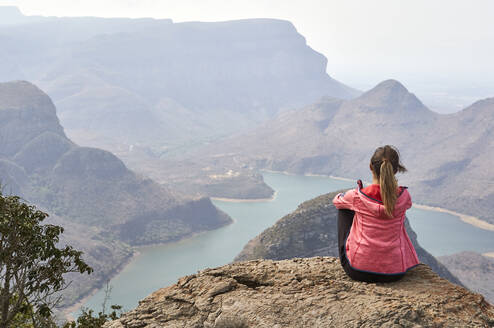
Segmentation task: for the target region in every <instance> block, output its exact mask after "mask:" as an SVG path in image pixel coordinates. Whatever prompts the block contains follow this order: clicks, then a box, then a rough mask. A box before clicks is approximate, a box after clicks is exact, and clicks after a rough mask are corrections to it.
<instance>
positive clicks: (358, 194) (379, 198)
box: [333, 145, 420, 282]
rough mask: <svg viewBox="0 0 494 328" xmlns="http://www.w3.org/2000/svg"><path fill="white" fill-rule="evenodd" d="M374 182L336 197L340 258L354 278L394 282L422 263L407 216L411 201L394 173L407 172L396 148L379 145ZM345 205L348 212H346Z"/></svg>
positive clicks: (374, 160) (372, 166)
mask: <svg viewBox="0 0 494 328" xmlns="http://www.w3.org/2000/svg"><path fill="white" fill-rule="evenodd" d="M369 168H370V170H371V172H372V181H373V184H372V185H370V186H368V187H366V188H363V185H362V182H361V181H360V180H359V181H358V187H357V188H356V189H354V190H349V191H347V192H346V193H342V194H339V195H337V196H336V197H335V198H334V199H333V203H334V205H335V206H336V207H337V208H338V209H340V210H342V211H339V215H338V246H339V253H340V260H341V264H342V266H343V268H344V269H345V271H346V272H347V274H348V275H349V276H350V277H352V278H353V279H356V280H364V281H369V282H373V281H382V282H385V281H395V280H397V279H400V278H401V277H402V276H403V275H404V274H405V272H406V271H407V270H409V269H410V268H412V267H414V266H416V265H417V264H419V263H420V262H419V260H418V257H417V254H416V252H415V249H414V247H413V245H412V242H411V241H410V238H409V237H408V235H407V233H406V230H405V226H404V221H405V213H406V210H407V209H409V208H410V207H411V206H412V200H411V197H410V194H409V193H408V190H407V189H406V187H398V184H397V180H396V178H395V174H396V173H397V172H405V171H406V169H405V167H404V166H403V165H402V164H401V163H400V159H399V154H398V151H397V150H396V149H395V148H394V147H392V146H389V145H386V146H384V147H379V148H377V149H376V151H375V152H374V155H373V156H372V158H371V160H370V164H369ZM343 210H347V211H343Z"/></svg>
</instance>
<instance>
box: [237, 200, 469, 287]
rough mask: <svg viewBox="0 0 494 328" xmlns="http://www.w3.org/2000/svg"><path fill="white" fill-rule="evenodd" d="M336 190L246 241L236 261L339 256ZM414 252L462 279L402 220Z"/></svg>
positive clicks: (436, 269) (453, 279)
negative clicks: (427, 247)
mask: <svg viewBox="0 0 494 328" xmlns="http://www.w3.org/2000/svg"><path fill="white" fill-rule="evenodd" d="M336 194H337V192H333V193H329V194H325V195H321V196H319V197H316V198H314V199H312V200H309V201H306V202H304V203H302V204H300V205H299V206H298V208H297V210H295V211H294V212H292V213H290V214H288V215H286V216H285V217H283V218H281V219H280V220H278V221H277V222H276V223H275V224H274V225H273V226H272V227H270V228H268V229H266V230H265V231H263V232H262V233H261V234H259V235H258V236H257V237H255V238H254V239H252V240H251V241H249V243H248V244H247V245H246V246H245V247H244V249H243V250H242V252H241V253H240V254H239V255H238V256H237V257H236V258H235V261H245V260H254V259H271V260H283V259H290V258H294V257H311V256H335V257H338V230H337V222H336V219H337V215H338V210H337V209H336V208H335V207H334V205H333V202H332V199H333V198H334V196H335V195H336ZM405 225H406V229H407V233H408V236H409V237H410V239H411V241H412V243H413V245H414V247H415V250H416V252H417V255H418V257H419V259H420V261H421V262H422V263H425V264H427V265H428V266H430V267H431V268H432V270H433V271H434V272H436V273H437V274H439V275H440V276H441V277H443V278H445V279H447V280H449V281H451V282H453V283H455V284H460V285H461V282H460V281H459V280H458V279H457V278H456V277H455V276H454V275H453V274H451V272H449V270H448V269H447V268H446V267H445V266H444V265H442V264H441V263H439V262H438V261H437V260H436V259H435V258H434V256H432V255H431V254H430V253H428V252H427V251H426V250H425V249H423V248H422V247H421V246H420V245H419V243H418V241H417V235H416V233H415V232H414V231H413V230H412V228H411V227H410V224H409V223H408V220H406V222H405Z"/></svg>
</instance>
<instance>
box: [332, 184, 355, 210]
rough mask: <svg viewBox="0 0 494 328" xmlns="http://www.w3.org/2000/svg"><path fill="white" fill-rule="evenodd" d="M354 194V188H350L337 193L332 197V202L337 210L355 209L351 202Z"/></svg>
mask: <svg viewBox="0 0 494 328" xmlns="http://www.w3.org/2000/svg"><path fill="white" fill-rule="evenodd" d="M356 195H357V190H356V189H352V190H348V191H347V192H343V193H339V194H338V195H336V196H335V198H334V199H333V204H334V206H336V208H337V209H339V210H340V209H347V210H352V211H355V208H354V206H353V202H354V199H355V197H356Z"/></svg>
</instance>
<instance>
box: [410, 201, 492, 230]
mask: <svg viewBox="0 0 494 328" xmlns="http://www.w3.org/2000/svg"><path fill="white" fill-rule="evenodd" d="M413 206H414V207H416V208H420V209H423V210H428V211H436V212H442V213H448V214H451V215H455V216H457V217H459V218H460V220H462V221H463V222H465V223H468V224H471V225H473V226H475V227H477V228H480V229H484V230H489V231H494V224H491V223H488V222H485V221H483V220H480V219H479V218H477V217H475V216H471V215H466V214H462V213H458V212H455V211H451V210H448V209H445V208H441V207H435V206H428V205H421V204H414V205H413Z"/></svg>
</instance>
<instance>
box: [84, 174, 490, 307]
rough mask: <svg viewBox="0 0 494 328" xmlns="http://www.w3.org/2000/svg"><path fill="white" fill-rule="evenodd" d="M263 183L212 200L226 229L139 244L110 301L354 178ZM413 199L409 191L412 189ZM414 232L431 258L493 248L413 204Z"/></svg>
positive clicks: (214, 253) (153, 285) (208, 256)
mask: <svg viewBox="0 0 494 328" xmlns="http://www.w3.org/2000/svg"><path fill="white" fill-rule="evenodd" d="M263 175H264V180H265V182H266V183H267V184H268V185H270V186H271V187H272V188H273V189H274V190H276V192H277V193H276V197H275V199H274V200H271V201H259V202H227V201H218V200H215V201H214V204H215V205H216V206H217V207H219V208H220V209H222V210H223V211H225V212H226V213H228V214H229V215H230V216H231V217H232V218H233V220H234V222H233V223H232V224H230V225H228V226H226V227H223V228H220V229H217V230H214V231H210V232H206V233H202V234H198V235H196V236H194V237H191V238H188V239H185V240H182V241H179V242H176V243H172V244H165V245H157V246H147V247H140V248H139V252H140V254H139V255H138V256H137V257H136V258H135V259H133V261H132V262H131V263H130V264H128V265H127V266H126V267H125V268H124V269H123V270H122V271H121V272H120V273H119V274H118V275H117V276H115V277H114V278H113V279H112V280H111V281H110V286H111V287H112V290H111V295H110V300H109V304H120V305H122V306H123V307H124V309H125V310H130V309H132V308H134V307H135V306H136V305H137V302H138V300H140V299H142V298H144V297H146V296H147V295H149V294H150V293H151V292H153V291H155V290H157V289H159V288H162V287H164V286H167V285H170V284H173V283H175V282H176V281H177V279H178V278H179V277H181V276H184V275H188V274H192V273H195V272H197V271H198V270H201V269H204V268H207V267H216V266H220V265H224V264H227V263H229V262H231V261H232V260H233V258H234V257H235V256H236V255H237V254H238V253H239V252H240V251H241V250H242V248H243V246H244V245H245V244H246V243H247V242H248V241H249V240H250V239H252V238H253V237H255V236H256V235H258V234H259V233H260V232H262V231H263V230H265V229H266V228H268V227H270V226H271V225H273V224H274V223H275V222H276V221H277V220H278V219H280V218H281V217H283V216H284V215H286V214H288V213H290V212H292V211H293V210H294V209H296V207H297V205H299V204H300V203H302V202H303V201H305V200H309V199H311V198H314V197H316V196H318V195H321V194H324V193H327V192H331V191H336V190H340V189H349V188H353V187H354V186H355V182H351V181H345V180H340V179H333V178H329V177H320V176H299V175H286V174H281V173H271V172H265V173H263ZM410 193H411V194H412V197H413V190H410ZM407 215H408V217H409V220H410V223H411V225H412V227H413V229H414V230H415V232H417V235H418V240H419V243H420V244H421V245H422V246H423V247H424V248H425V249H427V250H428V251H429V252H430V253H432V254H433V255H435V256H439V255H446V254H452V253H456V252H460V251H464V250H474V251H477V252H481V253H482V252H488V251H491V252H492V251H494V232H493V231H487V230H482V229H479V228H477V227H475V226H472V225H470V224H467V223H465V222H463V221H461V220H460V219H459V218H458V217H457V216H454V215H451V214H448V213H441V212H436V211H428V210H422V209H417V208H412V209H410V210H409V211H408V212H407ZM103 298H104V293H103V291H102V290H100V291H98V292H97V293H96V294H95V295H94V296H92V297H91V298H90V299H89V300H88V301H87V302H86V303H85V304H84V306H85V307H88V308H92V309H95V310H96V311H99V310H100V309H101V304H102V302H103Z"/></svg>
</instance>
